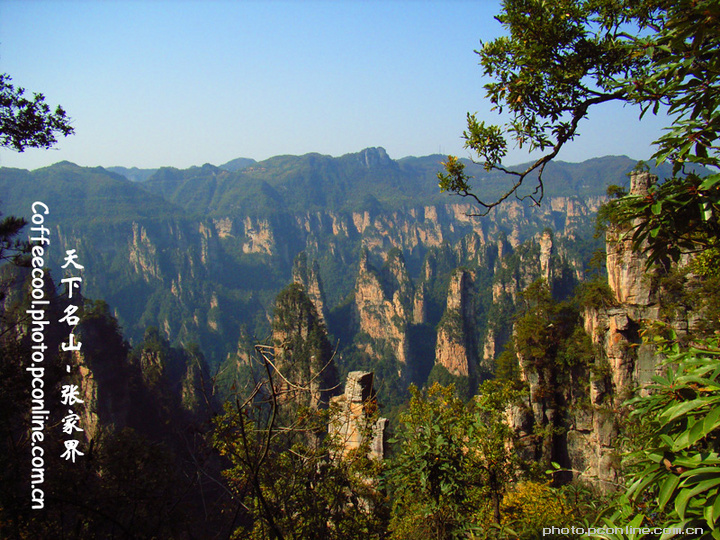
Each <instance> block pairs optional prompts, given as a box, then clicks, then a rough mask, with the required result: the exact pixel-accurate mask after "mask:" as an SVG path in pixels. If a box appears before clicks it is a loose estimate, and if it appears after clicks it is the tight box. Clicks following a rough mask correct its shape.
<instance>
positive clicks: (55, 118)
mask: <svg viewBox="0 0 720 540" xmlns="http://www.w3.org/2000/svg"><path fill="white" fill-rule="evenodd" d="M11 80H12V79H11V78H10V76H9V75H7V74H5V73H3V74H0V146H2V147H3V148H11V149H13V150H17V151H18V152H23V151H24V150H25V149H26V148H50V147H52V146H53V145H54V144H55V143H57V135H58V134H62V135H63V136H66V137H67V136H68V135H71V134H72V133H74V132H75V130H74V129H73V127H72V126H71V125H70V119H69V118H68V116H67V114H66V113H65V110H64V109H63V108H62V107H61V106H60V105H58V106H57V107H56V108H55V112H52V111H51V110H50V106H49V105H48V104H47V103H45V96H44V95H42V94H38V93H36V94H33V98H32V99H28V98H26V97H25V89H24V88H20V87H18V88H15V87H14V86H13V85H12V84H11V83H10V81H11Z"/></svg>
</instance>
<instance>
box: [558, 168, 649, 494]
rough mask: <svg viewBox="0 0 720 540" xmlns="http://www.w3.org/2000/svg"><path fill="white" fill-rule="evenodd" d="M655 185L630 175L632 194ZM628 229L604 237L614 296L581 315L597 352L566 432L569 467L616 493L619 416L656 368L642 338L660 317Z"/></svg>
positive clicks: (611, 230) (641, 256)
mask: <svg viewBox="0 0 720 540" xmlns="http://www.w3.org/2000/svg"><path fill="white" fill-rule="evenodd" d="M655 181H657V178H656V177H654V176H652V175H650V174H649V173H646V172H639V173H633V174H632V175H631V178H630V193H631V194H633V195H639V196H643V195H646V194H647V193H648V187H649V186H650V185H651V184H652V183H653V182H655ZM628 230H629V229H628V228H627V227H625V228H620V227H617V226H611V227H610V228H609V229H608V231H607V234H606V251H607V260H606V262H607V272H608V284H609V286H610V290H611V292H612V295H613V297H614V298H612V299H609V301H608V303H607V305H606V306H595V307H588V308H586V309H585V311H584V313H583V321H584V327H585V331H586V332H587V334H588V335H589V336H590V338H591V340H592V342H593V344H594V346H595V350H597V351H598V353H599V354H598V356H597V358H596V360H595V365H594V366H592V368H591V374H590V387H589V396H588V397H589V403H588V405H587V406H585V407H575V408H574V410H572V411H571V414H570V416H569V422H570V429H569V430H568V434H567V451H568V456H569V459H570V462H571V463H572V467H573V469H574V470H576V471H577V472H578V474H580V476H581V478H583V479H585V480H589V481H591V482H593V483H595V484H596V485H597V486H598V487H599V488H600V489H603V490H609V489H614V488H615V487H617V485H618V482H619V480H620V478H619V465H620V459H619V456H620V453H621V451H622V450H621V448H620V440H619V438H618V436H619V431H620V426H619V423H618V414H617V412H618V411H620V410H621V409H622V406H623V402H624V401H625V400H626V399H627V398H628V397H630V395H631V393H632V391H633V390H634V389H635V388H637V387H638V386H640V385H642V384H645V383H647V382H649V381H650V379H651V377H652V376H653V375H655V373H656V370H657V368H658V364H659V359H658V358H657V356H656V354H655V352H654V347H653V346H652V345H650V344H648V343H644V342H643V339H642V337H641V331H642V329H643V326H644V325H645V324H646V322H647V321H650V320H657V319H658V318H659V311H660V306H659V305H658V297H657V291H656V290H654V288H653V282H654V280H653V276H652V275H651V274H650V273H649V272H648V268H647V257H646V256H645V255H644V254H643V252H642V250H640V251H636V250H633V249H632V243H631V240H630V239H629V238H628V236H629V235H628V234H627V232H628Z"/></svg>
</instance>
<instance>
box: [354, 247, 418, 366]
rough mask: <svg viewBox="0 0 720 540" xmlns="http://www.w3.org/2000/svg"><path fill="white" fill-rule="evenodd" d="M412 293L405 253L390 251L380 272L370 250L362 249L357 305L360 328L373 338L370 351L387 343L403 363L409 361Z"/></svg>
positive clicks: (368, 344) (373, 351)
mask: <svg viewBox="0 0 720 540" xmlns="http://www.w3.org/2000/svg"><path fill="white" fill-rule="evenodd" d="M413 296H414V294H413V288H412V283H411V281H410V278H409V277H408V274H407V269H406V268H405V262H404V260H403V257H402V253H400V252H399V251H398V250H395V251H391V252H390V253H389V254H388V259H387V261H386V263H385V267H384V268H383V271H382V272H380V271H378V270H376V269H375V268H374V267H373V266H372V265H371V264H370V262H369V255H368V252H367V251H366V250H365V251H363V253H362V254H361V256H360V265H359V269H358V277H357V280H356V282H355V306H356V308H357V315H358V319H359V326H360V331H361V332H364V333H365V334H367V336H368V337H369V338H370V339H371V342H370V343H367V344H366V346H367V348H368V350H367V352H368V353H371V354H374V353H377V352H378V351H379V350H380V349H382V348H383V347H384V346H387V347H389V348H390V350H391V351H392V354H393V355H394V356H395V358H396V359H397V360H398V361H399V362H400V363H401V364H407V361H408V351H409V343H408V335H407V330H408V323H409V321H410V320H411V318H412V316H413Z"/></svg>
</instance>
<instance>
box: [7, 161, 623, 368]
mask: <svg viewBox="0 0 720 540" xmlns="http://www.w3.org/2000/svg"><path fill="white" fill-rule="evenodd" d="M441 159H442V158H441V156H427V157H421V158H414V157H408V158H404V159H401V160H397V161H395V160H392V159H390V158H389V157H388V156H387V154H386V153H385V151H384V150H382V149H373V148H371V149H366V150H364V151H362V152H360V153H357V154H348V155H346V156H342V157H339V158H332V157H329V156H322V155H319V154H308V155H305V156H278V157H275V158H271V159H269V160H265V161H263V162H257V163H256V162H252V161H251V160H240V163H239V164H236V166H235V168H236V169H237V170H235V171H231V170H227V169H225V168H219V167H214V166H212V165H204V166H202V167H192V168H190V169H187V170H183V171H181V170H177V169H169V168H164V169H160V170H158V171H157V172H156V173H154V174H153V175H152V176H151V177H150V178H148V179H147V180H146V181H145V182H131V181H128V180H126V179H125V178H123V177H122V176H120V175H118V174H116V173H112V172H108V171H106V170H104V169H102V168H99V167H98V168H84V167H78V166H76V165H73V164H70V163H67V162H63V163H58V164H56V165H54V166H52V167H47V168H44V169H39V170H36V171H32V172H28V171H22V170H17V169H0V200H2V201H3V211H4V212H6V213H8V214H13V215H20V216H25V217H26V218H28V217H29V208H30V205H31V203H32V202H33V201H34V200H36V199H41V200H43V201H44V202H45V203H46V204H48V206H49V207H50V209H51V214H50V216H49V218H48V224H49V226H50V228H51V231H52V232H51V245H52V246H53V248H52V249H51V250H50V254H51V259H50V261H51V262H50V266H51V267H52V269H53V271H54V274H55V275H61V272H60V269H59V262H60V259H61V256H62V254H63V253H64V251H65V249H77V250H78V252H79V253H80V254H81V257H82V258H83V260H84V263H85V267H86V269H85V291H84V292H85V294H87V295H88V296H89V297H92V298H102V299H104V300H106V301H107V302H108V303H109V305H110V306H111V309H112V310H113V312H114V314H115V315H116V316H117V317H118V320H119V322H120V324H121V325H122V327H123V329H124V332H125V334H126V336H127V337H128V338H129V339H130V340H131V341H133V342H138V341H139V340H140V339H141V338H142V336H143V335H144V332H145V329H146V328H147V327H148V326H156V327H158V328H159V329H160V331H161V332H162V333H163V335H164V336H165V337H166V338H168V339H170V340H171V341H172V342H174V343H185V344H188V343H193V342H194V343H198V344H199V345H200V346H201V348H202V350H203V352H204V353H205V355H206V356H207V358H208V361H209V362H210V363H211V364H212V365H215V366H217V365H219V364H221V363H223V362H225V361H227V360H228V359H230V358H231V357H233V355H234V354H235V353H236V352H238V350H239V349H238V348H240V349H243V348H245V347H247V345H248V344H250V343H251V342H253V341H256V340H262V339H264V338H265V337H266V336H267V335H269V330H270V327H269V317H270V313H271V311H272V301H273V299H274V298H275V295H276V294H277V292H278V291H279V290H280V289H281V288H282V287H283V286H285V285H286V284H287V283H289V282H290V281H291V269H292V266H293V261H294V260H295V258H296V256H297V255H298V254H299V253H302V252H305V253H306V255H307V257H308V258H309V259H310V260H314V261H317V263H318V266H319V272H318V275H319V278H320V280H321V281H322V284H323V289H324V290H323V294H324V295H325V297H326V301H327V310H328V312H329V311H332V310H337V309H339V311H338V312H337V315H336V316H335V317H331V323H330V326H331V328H330V329H331V331H333V333H334V334H336V335H337V337H339V336H340V335H342V336H343V338H344V340H345V343H344V345H347V344H348V343H347V341H348V340H352V339H354V337H355V335H356V332H357V331H358V330H359V327H358V326H353V325H352V324H350V323H347V321H348V320H355V321H359V319H361V318H362V317H361V316H360V315H359V314H358V312H357V310H356V309H352V310H351V311H352V312H353V313H356V314H357V315H353V316H352V317H343V316H341V314H342V313H344V311H343V309H345V310H346V311H347V308H342V306H343V305H347V302H348V301H350V302H351V303H352V302H353V300H352V299H351V298H350V297H349V296H348V295H350V296H352V295H354V294H355V291H356V290H357V289H356V276H357V275H358V271H359V269H360V268H359V263H360V253H361V249H365V250H367V252H368V254H369V256H370V261H371V262H373V261H374V262H373V264H376V265H382V264H383V261H384V260H385V259H386V257H387V253H388V251H389V250H390V249H391V248H397V249H398V250H399V251H400V254H401V255H402V260H403V264H404V265H406V267H407V272H408V276H409V279H411V280H412V281H414V282H415V283H416V284H419V283H420V281H424V282H425V283H424V285H422V287H425V288H427V289H428V290H430V291H431V292H432V294H431V296H432V297H433V298H434V300H432V301H431V302H430V304H432V306H431V307H430V310H431V316H430V318H429V319H428V320H426V321H425V322H424V323H423V324H431V325H432V326H433V327H434V325H435V324H437V322H438V321H439V317H440V315H442V312H443V311H444V309H445V307H444V305H443V304H444V303H445V295H446V290H444V289H443V288H444V287H447V283H448V280H449V276H450V272H451V271H452V270H453V269H454V267H455V266H457V265H459V264H462V262H461V261H462V260H463V259H464V258H466V256H465V255H458V254H456V255H453V256H452V257H448V256H447V255H442V254H443V253H444V251H443V250H446V249H448V248H452V246H457V247H456V248H452V249H455V250H456V251H457V250H458V249H460V251H462V250H463V249H464V250H465V251H467V245H468V242H470V244H471V245H474V244H478V245H483V246H484V245H488V246H490V245H498V244H497V243H498V242H501V243H500V244H499V246H500V248H499V249H500V252H501V254H500V258H502V256H503V253H502V251H503V249H504V255H508V254H509V252H510V251H512V249H513V247H515V246H519V245H520V244H521V243H522V242H524V241H526V240H528V239H531V238H532V237H533V236H534V235H536V234H538V233H540V232H541V231H542V230H544V229H545V228H551V229H553V230H554V231H555V232H556V233H555V234H556V236H558V237H559V238H562V237H566V236H568V235H569V236H570V237H572V238H587V237H589V236H591V231H592V222H593V219H594V218H593V216H594V213H595V211H596V210H597V208H598V206H599V204H600V203H601V202H602V200H603V193H604V191H605V189H606V185H607V184H610V183H622V182H623V181H624V177H623V176H622V175H623V174H625V173H627V172H628V171H629V170H631V169H632V168H633V167H634V165H635V163H634V162H633V161H632V160H630V159H628V158H618V157H608V158H600V159H597V160H591V161H589V162H586V163H583V164H564V163H557V164H551V166H548V169H547V171H546V175H548V177H551V175H554V176H552V177H553V178H558V179H561V181H558V182H553V185H557V186H563V187H562V190H563V191H562V192H558V190H556V189H553V190H548V192H547V193H546V201H545V204H543V206H542V207H540V208H539V209H537V208H529V207H527V206H526V205H525V204H524V203H520V202H517V201H516V202H514V203H510V204H508V205H506V206H505V207H503V208H502V209H499V211H497V212H495V213H494V214H493V215H492V216H488V217H485V218H474V217H469V216H468V215H467V214H468V213H469V212H472V210H473V208H472V206H471V205H470V204H469V203H467V202H466V201H465V200H463V199H460V198H450V197H447V195H444V194H440V193H439V192H438V190H437V179H436V178H435V174H436V172H437V170H438V169H439V167H440V161H441ZM468 167H469V168H470V169H471V170H472V171H473V172H475V173H476V174H477V177H478V184H477V185H478V186H485V187H486V188H487V190H488V192H489V193H494V192H495V191H494V190H499V189H500V184H501V182H502V180H501V179H500V178H499V177H497V176H492V175H487V174H486V173H484V171H483V170H482V168H481V167H480V166H477V165H472V164H469V165H468ZM230 168H233V167H230ZM618 175H620V176H619V177H618ZM469 234H470V235H471V236H470V237H468V236H467V235H469ZM466 237H467V238H466ZM505 238H507V240H505ZM463 239H464V240H463ZM458 242H460V244H458ZM56 246H57V247H56ZM462 246H465V247H462ZM503 246H504V247H503ZM452 249H451V251H452ZM472 249H473V250H477V246H476V247H473V248H472ZM493 249H494V250H495V252H497V249H498V248H493ZM589 249H590V248H588V247H587V246H585V247H584V248H581V251H583V250H584V252H585V254H584V255H583V256H582V257H585V258H587V256H588V250H589ZM438 250H439V251H438ZM571 250H572V248H571ZM428 257H430V262H428ZM438 257H439V259H440V263H439V266H440V269H439V270H435V271H434V273H433V275H432V276H428V275H427V274H428V272H430V270H429V268H430V267H428V266H427V265H428V264H435V265H437V264H438V263H437V259H438ZM582 257H580V258H582ZM433 261H435V262H433ZM574 264H576V266H577V265H579V266H582V264H583V263H582V262H580V260H579V259H578V261H576V263H574ZM579 266H578V269H577V271H578V272H580V273H581V272H582V270H581V269H580V267H579ZM421 272H424V273H425V274H426V278H423V279H421ZM491 274H492V271H490V274H489V275H487V276H485V277H484V278H483V279H484V280H485V281H487V280H488V279H489V280H492V275H491ZM349 298H350V299H349ZM390 300H392V299H390ZM433 302H434V304H433ZM478 309H480V308H478ZM484 309H485V311H487V306H486V307H485V308H484ZM339 320H345V321H346V322H344V323H343V325H342V326H341V327H338V326H337V324H336V325H335V327H334V328H333V321H339ZM433 332H434V329H433ZM481 333H482V334H484V333H485V329H484V328H483V329H482V330H481ZM486 347H488V345H486ZM376 348H377V347H376ZM491 349H492V347H491ZM425 373H427V370H425Z"/></svg>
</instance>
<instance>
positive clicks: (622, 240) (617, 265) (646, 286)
mask: <svg viewBox="0 0 720 540" xmlns="http://www.w3.org/2000/svg"><path fill="white" fill-rule="evenodd" d="M655 182H657V177H656V176H653V175H651V174H650V173H647V172H641V173H633V175H632V176H631V178H630V194H631V195H638V196H644V195H647V193H648V187H649V186H650V185H652V184H654V183H655ZM623 233H627V231H626V230H618V229H617V228H611V229H610V230H608V233H607V270H608V283H609V285H610V288H611V289H612V290H613V291H614V292H615V297H616V299H617V301H618V302H619V303H621V304H628V305H636V306H648V305H650V304H651V303H654V301H655V299H654V298H653V297H652V293H653V291H652V290H651V287H650V281H649V276H647V275H646V262H647V256H645V255H643V254H642V253H641V252H635V251H633V250H632V247H631V244H632V240H631V239H630V238H629V237H630V235H628V234H623Z"/></svg>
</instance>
